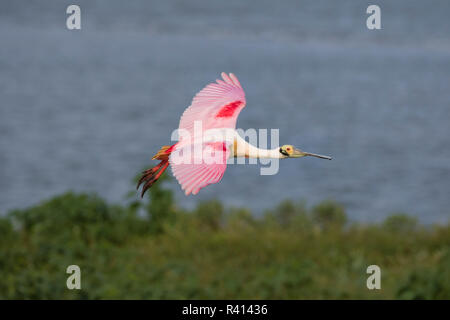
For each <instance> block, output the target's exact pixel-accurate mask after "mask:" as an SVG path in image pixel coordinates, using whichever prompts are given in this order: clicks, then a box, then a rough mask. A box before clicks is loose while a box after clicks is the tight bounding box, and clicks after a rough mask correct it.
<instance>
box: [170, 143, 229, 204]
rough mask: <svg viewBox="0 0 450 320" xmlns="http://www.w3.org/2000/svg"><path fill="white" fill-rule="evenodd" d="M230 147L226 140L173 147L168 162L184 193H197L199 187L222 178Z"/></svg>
mask: <svg viewBox="0 0 450 320" xmlns="http://www.w3.org/2000/svg"><path fill="white" fill-rule="evenodd" d="M230 148H231V145H227V143H226V142H205V143H203V144H202V145H200V146H194V145H193V144H188V145H184V146H180V147H178V148H177V147H175V150H174V151H173V152H172V154H171V155H170V158H169V162H170V166H171V168H172V173H173V175H174V176H175V178H176V179H177V181H178V183H179V184H180V185H181V188H182V189H183V190H184V192H185V194H186V195H189V194H190V193H192V194H197V193H198V192H199V191H200V189H202V188H204V187H206V186H207V185H210V184H213V183H217V182H219V181H220V180H221V179H222V177H223V174H224V173H225V169H226V168H227V159H228V157H229V156H230ZM188 149H189V150H188ZM187 152H189V154H188V155H186V154H187ZM200 155H201V157H200ZM196 160H198V161H196Z"/></svg>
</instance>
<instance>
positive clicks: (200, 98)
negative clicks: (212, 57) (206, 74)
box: [179, 72, 245, 135]
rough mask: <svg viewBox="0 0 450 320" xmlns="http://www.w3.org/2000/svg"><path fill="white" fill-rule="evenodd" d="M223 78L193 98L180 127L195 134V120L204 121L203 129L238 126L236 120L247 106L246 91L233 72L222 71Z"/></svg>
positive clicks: (182, 117)
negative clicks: (228, 73)
mask: <svg viewBox="0 0 450 320" xmlns="http://www.w3.org/2000/svg"><path fill="white" fill-rule="evenodd" d="M221 76H222V78H223V81H222V80H216V82H217V83H210V84H208V85H207V86H206V87H205V88H203V89H202V90H201V91H200V92H199V93H197V95H196V96H195V97H194V99H193V100H192V103H191V105H190V106H189V107H188V108H187V109H186V110H185V111H184V113H183V115H182V116H181V119H180V125H179V129H184V130H188V131H189V133H190V134H191V135H192V134H193V128H194V121H202V129H203V131H206V130H208V129H213V128H232V129H234V128H236V120H237V117H238V116H239V113H240V112H241V110H242V109H243V108H244V106H245V93H244V90H243V89H242V87H241V84H240V83H239V80H238V79H237V78H236V76H235V75H234V74H232V73H230V75H227V74H226V73H224V72H222V74H221Z"/></svg>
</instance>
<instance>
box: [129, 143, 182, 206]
mask: <svg viewBox="0 0 450 320" xmlns="http://www.w3.org/2000/svg"><path fill="white" fill-rule="evenodd" d="M174 146H175V145H173V146H163V147H162V148H161V149H160V150H159V151H158V153H156V154H155V156H154V157H153V158H152V160H161V162H160V163H159V164H157V165H156V166H154V167H153V168H149V169H147V170H145V171H144V172H142V177H141V178H140V179H139V181H138V184H137V187H136V189H139V187H140V185H141V184H142V183H144V185H143V186H142V192H141V197H144V194H145V192H146V191H147V190H148V189H149V188H150V187H151V186H152V185H153V184H154V183H155V182H156V181H157V180H158V179H159V178H160V177H161V175H162V174H163V172H164V171H165V170H166V169H167V167H168V166H169V156H170V154H171V153H172V150H173V147H174Z"/></svg>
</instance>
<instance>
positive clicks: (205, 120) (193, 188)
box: [137, 72, 331, 196]
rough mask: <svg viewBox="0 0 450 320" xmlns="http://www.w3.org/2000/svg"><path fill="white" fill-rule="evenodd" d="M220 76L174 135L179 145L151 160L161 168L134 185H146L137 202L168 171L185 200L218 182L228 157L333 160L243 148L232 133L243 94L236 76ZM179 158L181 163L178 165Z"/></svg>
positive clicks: (287, 151)
mask: <svg viewBox="0 0 450 320" xmlns="http://www.w3.org/2000/svg"><path fill="white" fill-rule="evenodd" d="M221 76H222V79H223V80H216V83H210V84H209V85H207V86H206V87H205V88H203V89H202V90H201V91H200V92H199V93H197V95H196V96H195V97H194V99H193V100H192V103H191V105H190V106H189V107H188V108H187V109H186V110H185V111H184V113H183V115H182V116H181V119H180V124H179V129H178V130H179V134H180V136H181V137H180V138H179V140H178V142H177V143H175V144H174V145H171V146H163V147H162V148H161V149H160V150H159V151H158V153H157V154H156V155H155V156H154V157H153V158H152V160H160V163H159V164H158V165H156V166H155V167H153V168H150V169H147V170H145V171H144V172H143V173H142V177H141V179H140V180H139V182H138V185H137V188H139V186H140V185H141V184H142V183H144V185H143V187H142V193H141V196H144V193H145V192H146V191H147V190H148V189H149V188H150V187H151V186H152V185H153V184H154V183H155V182H156V181H157V180H158V178H159V177H160V176H161V175H162V173H163V172H164V171H165V170H166V169H167V167H168V166H169V165H170V166H171V167H172V172H173V175H174V176H175V178H176V179H177V181H178V182H179V184H180V185H181V188H182V189H183V190H184V191H185V194H186V195H189V194H191V193H192V194H197V193H198V192H199V191H200V189H202V188H204V187H206V186H207V185H210V184H213V183H217V182H219V181H220V180H221V179H222V176H223V174H224V173H225V169H226V167H227V164H226V160H227V159H228V158H230V157H247V158H275V159H285V158H300V157H305V156H312V157H317V158H321V159H328V160H331V157H328V156H322V155H319V154H314V153H309V152H304V151H302V150H300V149H297V148H295V147H293V146H292V145H283V146H281V147H276V148H274V149H260V148H257V147H255V146H253V145H251V144H249V143H248V142H246V141H245V140H244V139H243V138H241V137H240V136H239V134H238V133H237V132H236V130H235V128H236V120H237V117H238V116H239V113H240V112H241V110H242V109H243V108H244V106H245V102H246V101H245V93H244V90H243V89H242V86H241V84H240V83H239V80H238V79H237V77H236V76H235V75H234V74H232V73H230V74H229V75H227V74H226V73H224V72H222V74H221ZM196 125H197V131H198V127H200V129H199V130H200V132H201V134H200V136H199V135H198V132H197V136H196V132H195V131H196ZM181 132H183V133H184V134H181ZM186 137H187V138H186ZM192 137H194V138H192ZM192 150H193V151H192ZM176 154H177V155H176ZM206 154H209V155H212V156H213V158H214V159H213V160H214V161H207V160H208V159H207V158H206V157H204V158H202V156H204V155H206ZM183 155H185V157H184V158H183V159H184V161H180V159H181V158H182V157H183ZM186 159H187V161H186ZM198 159H200V160H198Z"/></svg>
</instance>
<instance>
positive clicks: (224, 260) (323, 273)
mask: <svg viewBox="0 0 450 320" xmlns="http://www.w3.org/2000/svg"><path fill="white" fill-rule="evenodd" d="M163 182H164V180H163ZM141 211H144V212H145V213H146V214H144V215H142V214H139V213H140V212H141ZM344 226H347V227H346V228H344ZM322 230H323V231H327V232H321V231H322ZM393 231H394V232H393ZM405 232H407V236H405ZM449 263H450V226H449V225H441V226H436V227H433V228H431V227H428V228H424V227H420V226H419V225H418V224H417V221H415V220H412V219H411V218H409V217H407V216H403V215H402V216H398V215H397V216H393V217H391V218H388V219H387V220H386V221H385V222H384V223H383V224H381V225H376V224H372V225H357V224H348V223H347V218H346V214H345V211H344V208H343V207H342V206H341V205H339V204H337V203H334V202H332V201H325V202H322V203H319V204H317V205H316V206H314V207H313V208H312V209H308V208H306V206H305V205H304V203H293V202H291V201H288V200H287V201H284V202H283V203H281V204H280V205H278V206H277V207H275V208H273V209H270V210H268V211H267V213H266V214H265V215H264V216H263V217H260V218H257V217H255V216H254V215H253V214H252V213H251V212H250V211H249V210H248V209H245V208H231V209H229V208H226V207H224V206H223V205H222V204H221V203H220V202H219V201H216V200H211V201H206V202H202V203H199V204H198V206H197V207H196V208H195V209H194V210H192V211H187V210H183V209H181V208H177V207H176V205H175V203H174V202H173V195H172V193H171V192H170V190H167V189H165V188H164V183H161V181H160V182H157V183H156V184H155V185H154V186H153V187H152V188H151V189H150V193H149V196H148V198H147V199H144V200H143V201H141V200H139V202H137V201H132V202H131V203H130V204H129V205H127V206H118V205H111V204H108V203H106V202H105V201H104V200H102V199H101V198H99V197H98V196H95V195H87V194H74V193H66V194H63V195H61V196H57V197H55V198H53V199H50V200H48V201H45V202H43V203H41V204H39V205H36V206H34V207H31V208H28V209H23V210H14V211H12V212H10V213H9V214H8V215H7V216H5V217H3V218H0V272H1V274H2V277H0V298H2V299H31V298H36V299H133V298H134V299H189V298H194V299H202V298H206V299H231V298H234V299H257V298H265V299H306V298H307V299H332V298H333V299H349V298H353V299H355V298H361V299H371V298H388V299H389V298H400V299H436V298H439V299H449V298H450V278H449V277H450V274H449V269H448V265H449ZM72 264H76V265H79V266H80V268H81V272H82V275H81V279H82V289H81V290H68V289H67V288H66V279H67V277H68V275H67V274H66V268H67V266H69V265H72ZM371 264H377V265H379V266H380V267H381V269H382V289H381V290H373V291H371V290H368V289H367V288H366V279H367V274H366V268H367V266H369V265H371Z"/></svg>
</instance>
